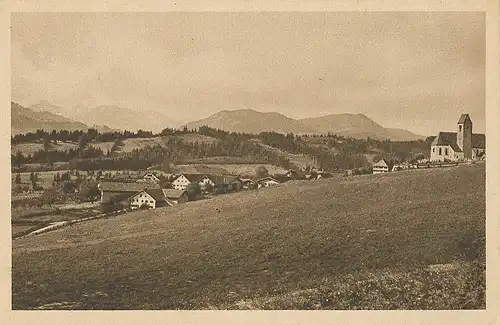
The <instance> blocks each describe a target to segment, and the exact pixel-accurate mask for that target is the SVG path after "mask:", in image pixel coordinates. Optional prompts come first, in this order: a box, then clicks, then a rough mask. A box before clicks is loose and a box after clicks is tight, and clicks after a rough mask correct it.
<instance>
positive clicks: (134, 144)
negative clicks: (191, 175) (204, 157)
mask: <svg viewBox="0 0 500 325" xmlns="http://www.w3.org/2000/svg"><path fill="white" fill-rule="evenodd" d="M169 139H181V140H182V141H184V142H190V143H192V142H196V141H197V142H199V143H201V142H204V143H213V142H215V141H218V140H217V139H215V138H212V137H208V136H205V135H201V134H182V135H175V136H174V135H172V136H165V137H153V138H131V139H125V140H123V147H122V148H120V150H118V151H119V152H131V151H132V150H134V149H141V148H144V147H146V146H151V147H152V146H155V145H160V146H166V142H167V141H168V140H169Z"/></svg>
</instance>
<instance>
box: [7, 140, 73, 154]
mask: <svg viewBox="0 0 500 325" xmlns="http://www.w3.org/2000/svg"><path fill="white" fill-rule="evenodd" d="M69 149H78V144H77V143H73V142H58V143H57V144H54V143H51V144H50V147H49V150H51V151H65V150H69ZM39 150H43V143H41V142H34V143H19V144H15V145H13V146H11V148H10V151H11V154H12V155H15V154H16V153H17V152H18V151H20V152H21V153H22V154H23V155H24V156H28V155H33V154H34V153H35V152H37V151H39Z"/></svg>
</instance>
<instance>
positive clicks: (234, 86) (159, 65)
mask: <svg viewBox="0 0 500 325" xmlns="http://www.w3.org/2000/svg"><path fill="white" fill-rule="evenodd" d="M11 33H12V61H11V62H12V100H14V101H17V102H19V103H21V104H24V105H31V104H34V103H36V102H38V101H40V100H48V101H50V102H52V103H54V104H57V105H60V106H63V107H68V108H71V107H73V106H75V105H84V106H95V105H118V106H122V107H128V108H132V109H136V110H140V109H148V110H161V111H162V112H164V113H166V114H167V115H169V116H171V117H172V118H173V119H177V120H192V119H198V118H202V117H206V116H208V115H210V114H212V113H215V112H217V111H220V110H223V109H227V110H233V109H242V108H252V109H256V110H259V111H277V112H280V113H282V114H285V115H287V116H290V117H295V118H302V117H315V116H321V115H326V114H331V113H344V112H348V113H364V114H366V115H367V116H369V117H370V118H372V119H373V120H375V121H376V122H377V123H379V124H381V125H383V126H387V127H400V128H406V129H408V130H410V131H413V132H416V133H419V134H423V135H429V134H434V133H436V132H438V131H440V130H455V128H456V122H457V121H458V118H459V115H460V114H461V113H462V112H467V113H470V114H471V118H472V121H473V122H474V131H475V132H484V131H485V103H484V101H485V67H484V66H485V22H484V13H466V12H454V13H446V12H434V13H431V12H425V13H419V12H407V13H403V12H399V13H398V12H392V13H391V12H378V13H377V12H364V13H363V12H344V13H342V12H328V13H325V12H323V13H255V12H254V13H250V12H247V13H117V14H111V13H85V14H79V13H38V14H29V13H16V14H13V15H12V29H11Z"/></svg>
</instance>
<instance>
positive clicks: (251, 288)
mask: <svg viewBox="0 0 500 325" xmlns="http://www.w3.org/2000/svg"><path fill="white" fill-rule="evenodd" d="M10 65H11V88H10V91H11V100H10V101H11V106H10V117H11V120H10V132H11V134H10V150H11V151H10V173H11V180H10V181H11V186H10V210H11V216H10V222H11V240H12V241H11V243H12V247H11V255H12V257H11V258H12V265H11V274H10V278H11V285H12V287H11V295H12V296H11V308H12V310H17V311H22V310H274V311H276V310H281V311H283V310H288V311H290V310H485V309H486V290H487V288H486V219H487V218H486V162H487V159H488V154H489V151H487V150H486V146H487V145H486V144H487V137H488V135H487V134H486V129H487V128H486V121H487V115H486V86H487V85H486V13H485V12H484V11H315V12H304V11H297V12H293V11H288V12H280V11H274V12H273V11H253V12H12V13H11V14H10ZM489 176H490V174H488V177H489Z"/></svg>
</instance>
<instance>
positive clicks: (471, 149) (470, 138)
mask: <svg viewBox="0 0 500 325" xmlns="http://www.w3.org/2000/svg"><path fill="white" fill-rule="evenodd" d="M485 155H486V136H485V135H484V134H478V133H472V120H471V119H470V116H469V114H462V115H461V116H460V118H459V120H458V122H457V132H439V134H438V135H437V136H436V137H434V139H433V141H432V143H431V153H430V161H459V160H465V159H467V160H470V159H472V160H475V159H481V158H484V156H485Z"/></svg>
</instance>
